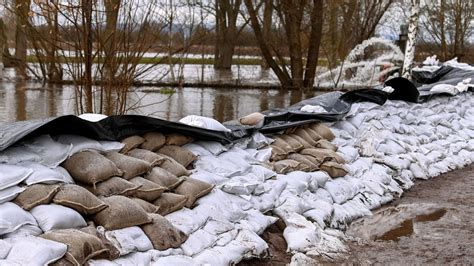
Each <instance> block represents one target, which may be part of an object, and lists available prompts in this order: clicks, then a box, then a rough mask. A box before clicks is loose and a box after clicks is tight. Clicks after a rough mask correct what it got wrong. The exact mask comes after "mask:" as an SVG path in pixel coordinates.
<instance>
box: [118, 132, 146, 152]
mask: <svg viewBox="0 0 474 266" xmlns="http://www.w3.org/2000/svg"><path fill="white" fill-rule="evenodd" d="M120 142H121V143H122V144H124V145H125V146H123V148H122V149H121V150H120V152H121V153H127V152H129V151H131V150H133V149H135V148H138V147H139V146H140V145H142V143H143V142H145V139H144V138H142V137H140V136H130V137H127V138H124V139H122V140H121V141H120Z"/></svg>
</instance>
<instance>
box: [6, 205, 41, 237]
mask: <svg viewBox="0 0 474 266" xmlns="http://www.w3.org/2000/svg"><path fill="white" fill-rule="evenodd" d="M27 224H29V225H37V222H36V220H35V218H34V217H33V216H32V215H31V214H30V213H29V212H27V211H25V210H23V209H22V208H20V207H19V206H18V205H16V204H14V203H11V202H5V203H3V204H0V235H4V234H7V233H11V232H13V231H15V230H17V229H18V228H20V227H21V226H23V225H27Z"/></svg>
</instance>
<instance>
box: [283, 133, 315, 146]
mask: <svg viewBox="0 0 474 266" xmlns="http://www.w3.org/2000/svg"><path fill="white" fill-rule="evenodd" d="M288 136H290V137H292V138H294V139H295V140H297V141H298V143H300V144H301V145H303V149H309V148H313V147H314V146H313V145H311V144H309V143H308V142H307V141H306V140H304V139H303V138H302V137H300V136H298V135H296V134H292V135H288Z"/></svg>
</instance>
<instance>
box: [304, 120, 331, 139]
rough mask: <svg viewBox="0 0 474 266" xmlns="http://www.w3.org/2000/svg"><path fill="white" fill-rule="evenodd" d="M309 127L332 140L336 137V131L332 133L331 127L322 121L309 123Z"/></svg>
mask: <svg viewBox="0 0 474 266" xmlns="http://www.w3.org/2000/svg"><path fill="white" fill-rule="evenodd" d="M309 127H310V128H311V129H312V130H314V131H315V132H316V133H318V134H319V135H320V136H321V137H323V138H324V139H326V140H329V141H331V140H333V139H334V138H336V136H335V135H334V133H332V131H331V129H329V128H328V127H327V126H326V125H324V124H322V123H314V124H311V125H309Z"/></svg>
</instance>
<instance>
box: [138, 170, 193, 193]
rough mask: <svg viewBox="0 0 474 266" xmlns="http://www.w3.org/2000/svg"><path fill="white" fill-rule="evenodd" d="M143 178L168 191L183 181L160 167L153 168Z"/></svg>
mask: <svg viewBox="0 0 474 266" xmlns="http://www.w3.org/2000/svg"><path fill="white" fill-rule="evenodd" d="M144 177H145V179H148V180H150V181H151V182H153V183H155V184H158V185H160V186H162V187H166V188H167V189H168V190H171V189H174V188H175V187H177V186H179V184H181V183H182V182H183V181H184V178H181V177H176V176H175V175H173V174H172V173H170V172H168V171H166V170H165V169H163V168H160V167H154V168H153V169H152V170H151V172H150V173H148V174H147V175H145V176H144Z"/></svg>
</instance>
